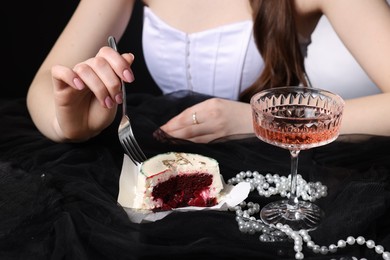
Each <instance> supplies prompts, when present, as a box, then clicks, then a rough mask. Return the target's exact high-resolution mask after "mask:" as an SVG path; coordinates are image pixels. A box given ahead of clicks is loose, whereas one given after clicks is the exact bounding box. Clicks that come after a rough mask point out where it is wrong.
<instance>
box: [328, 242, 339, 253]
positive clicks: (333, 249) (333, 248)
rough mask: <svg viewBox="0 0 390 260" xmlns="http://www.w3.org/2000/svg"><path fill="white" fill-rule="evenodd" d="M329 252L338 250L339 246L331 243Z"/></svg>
mask: <svg viewBox="0 0 390 260" xmlns="http://www.w3.org/2000/svg"><path fill="white" fill-rule="evenodd" d="M329 252H331V253H335V252H337V246H336V245H334V244H331V245H330V246H329Z"/></svg>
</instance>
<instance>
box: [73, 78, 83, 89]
mask: <svg viewBox="0 0 390 260" xmlns="http://www.w3.org/2000/svg"><path fill="white" fill-rule="evenodd" d="M73 83H74V85H75V86H76V88H77V89H79V90H82V89H84V87H85V86H84V83H83V82H82V81H81V80H80V79H79V78H74V79H73Z"/></svg>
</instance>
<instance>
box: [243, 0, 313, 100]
mask: <svg viewBox="0 0 390 260" xmlns="http://www.w3.org/2000/svg"><path fill="white" fill-rule="evenodd" d="M250 2H251V6H252V10H253V21H254V24H253V34H254V39H255V42H256V45H257V48H258V49H259V51H260V53H261V55H262V57H263V60H264V70H263V72H262V74H261V75H260V77H259V78H258V79H257V80H256V81H255V82H254V83H253V84H252V86H250V87H249V88H248V89H246V90H244V91H243V92H242V93H241V95H240V100H241V101H244V102H249V100H250V98H251V97H252V96H253V95H254V94H255V93H256V92H258V91H260V90H263V89H268V88H273V87H280V86H287V85H298V84H300V83H302V84H303V85H304V86H307V83H308V82H307V81H306V78H305V69H304V63H303V55H302V53H301V49H300V45H299V41H298V33H297V29H296V25H295V19H294V16H295V12H294V1H292V0H251V1H250Z"/></svg>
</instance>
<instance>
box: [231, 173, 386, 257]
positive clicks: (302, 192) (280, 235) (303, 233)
mask: <svg viewBox="0 0 390 260" xmlns="http://www.w3.org/2000/svg"><path fill="white" fill-rule="evenodd" d="M290 179H291V176H290V175H289V176H288V177H285V176H282V177H280V176H279V175H277V174H274V175H272V174H269V173H268V174H266V175H265V176H263V175H261V174H260V173H258V172H257V171H254V172H251V171H246V172H244V171H242V172H240V173H238V174H237V175H236V177H233V178H231V179H229V180H228V184H233V185H234V184H237V183H240V182H249V184H250V186H251V189H250V190H251V191H254V190H255V189H256V190H257V191H258V193H259V195H260V196H265V197H270V196H272V195H276V194H279V195H280V196H282V197H289V183H290ZM297 179H298V183H297V197H301V198H302V199H303V200H309V201H315V200H316V199H319V198H321V197H325V196H326V195H327V187H326V186H324V185H322V184H321V183H320V182H316V183H308V182H306V181H305V180H304V179H303V178H302V176H301V175H299V174H298V176H297ZM234 210H235V212H236V221H237V223H238V228H239V230H240V231H241V232H242V233H248V234H251V235H253V234H255V233H257V232H260V233H262V234H261V235H260V237H259V240H260V241H261V242H278V241H285V240H287V239H289V238H290V239H292V240H293V241H294V251H295V259H303V258H304V255H303V253H302V248H303V245H304V243H306V246H307V247H308V248H309V249H311V250H313V252H314V253H316V254H322V255H326V254H328V253H335V252H336V251H337V249H338V248H344V247H346V246H347V245H354V244H355V243H357V244H358V245H364V244H365V245H366V246H367V248H369V249H373V250H375V252H376V253H377V254H379V255H382V258H383V259H384V260H390V252H389V251H385V249H384V247H383V246H381V245H375V242H374V241H373V240H366V239H365V238H364V237H362V236H358V237H357V238H354V237H353V236H348V237H347V239H346V240H339V241H338V242H337V245H336V244H331V245H329V246H328V247H327V246H319V245H317V244H315V242H314V241H313V240H311V237H310V235H309V233H308V231H307V230H299V231H295V230H293V229H292V228H290V227H289V226H288V225H283V224H281V223H278V224H276V225H270V226H268V225H266V224H264V223H263V222H262V221H261V219H257V218H256V217H254V216H253V215H254V214H256V213H259V212H260V205H259V204H258V203H253V202H248V203H246V202H245V201H243V202H241V203H240V204H239V205H237V206H236V207H234ZM354 259H356V258H354ZM363 259H365V258H361V260H363Z"/></svg>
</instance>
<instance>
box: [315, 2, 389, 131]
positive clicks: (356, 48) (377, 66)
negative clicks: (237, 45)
mask: <svg viewBox="0 0 390 260" xmlns="http://www.w3.org/2000/svg"><path fill="white" fill-rule="evenodd" d="M321 9H322V11H323V13H324V14H325V15H326V16H327V17H328V19H329V21H330V23H331V24H332V26H333V28H334V30H335V31H336V33H337V34H338V35H339V37H340V39H341V40H342V42H343V43H344V45H345V46H346V47H347V48H348V50H349V51H350V52H351V54H352V55H353V56H354V58H355V59H356V60H357V62H358V63H359V64H360V65H361V67H362V68H363V69H364V70H365V71H366V73H367V74H368V75H369V77H370V78H371V79H372V80H373V82H374V83H375V84H376V85H377V86H378V87H379V88H380V89H381V90H382V92H383V93H382V94H378V95H373V96H368V97H362V98H357V99H351V100H347V101H346V107H345V111H344V116H343V125H342V133H367V134H378V135H390V117H389V115H388V111H390V7H389V5H388V4H387V3H386V1H384V0H370V1H366V0H321ZM345 76H346V77H349V76H350V77H353V75H345Z"/></svg>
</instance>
